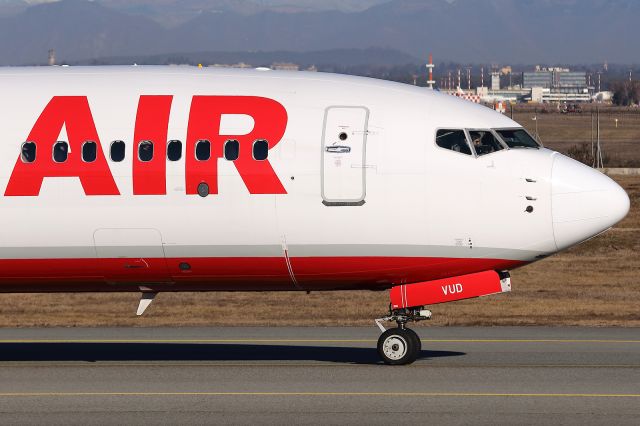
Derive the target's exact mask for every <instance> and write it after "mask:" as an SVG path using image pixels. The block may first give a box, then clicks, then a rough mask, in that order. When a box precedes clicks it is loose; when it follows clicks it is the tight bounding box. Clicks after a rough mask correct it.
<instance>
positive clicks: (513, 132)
mask: <svg viewBox="0 0 640 426" xmlns="http://www.w3.org/2000/svg"><path fill="white" fill-rule="evenodd" d="M496 132H497V133H498V134H499V135H500V137H501V138H502V140H503V141H504V143H506V144H507V146H508V147H509V148H539V147H540V145H539V144H538V142H536V141H535V139H533V138H532V137H531V136H529V133H527V132H526V131H525V130H524V129H506V130H496Z"/></svg>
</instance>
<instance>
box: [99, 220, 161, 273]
mask: <svg viewBox="0 0 640 426" xmlns="http://www.w3.org/2000/svg"><path fill="white" fill-rule="evenodd" d="M93 240H94V243H95V247H96V256H97V258H98V265H99V268H100V269H101V270H102V273H103V275H104V277H105V280H106V281H107V282H109V283H114V284H118V283H135V284H138V283H168V282H171V278H170V274H169V270H168V267H167V263H166V260H165V255H164V248H163V246H162V235H161V234H160V232H159V231H158V230H156V229H98V230H97V231H95V232H94V234H93Z"/></svg>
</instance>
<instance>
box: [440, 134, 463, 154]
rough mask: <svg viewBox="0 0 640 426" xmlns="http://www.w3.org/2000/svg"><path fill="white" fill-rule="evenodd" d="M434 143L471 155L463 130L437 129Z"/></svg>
mask: <svg viewBox="0 0 640 426" xmlns="http://www.w3.org/2000/svg"><path fill="white" fill-rule="evenodd" d="M436 144H437V145H438V146H439V147H440V148H444V149H450V150H451V151H454V152H459V153H461V154H467V155H471V148H469V143H468V142H467V137H466V135H465V134H464V130H438V132H437V133H436Z"/></svg>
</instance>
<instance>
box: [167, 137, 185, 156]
mask: <svg viewBox="0 0 640 426" xmlns="http://www.w3.org/2000/svg"><path fill="white" fill-rule="evenodd" d="M180 158H182V142H180V141H178V140H171V141H169V143H168V144H167V159H168V160H169V161H178V160H180Z"/></svg>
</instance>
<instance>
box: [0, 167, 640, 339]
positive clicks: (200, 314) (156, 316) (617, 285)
mask: <svg viewBox="0 0 640 426" xmlns="http://www.w3.org/2000/svg"><path fill="white" fill-rule="evenodd" d="M616 179H617V180H618V181H619V182H620V183H621V184H622V185H623V186H624V187H625V188H626V189H627V191H628V192H629V194H630V196H631V198H632V210H631V213H630V214H629V216H628V217H627V218H626V219H625V220H624V221H623V222H622V223H620V224H619V225H618V226H617V227H616V228H614V229H613V230H611V231H609V232H608V233H606V234H604V235H602V236H600V237H598V238H596V239H593V240H591V241H589V242H587V243H585V244H582V245H580V246H578V247H576V248H574V249H572V250H570V251H568V252H565V253H562V254H559V255H557V256H554V257H551V258H549V259H546V260H543V261H541V262H538V263H536V264H533V265H529V266H527V267H524V268H521V269H518V270H515V271H513V273H512V282H513V292H512V293H510V294H505V295H499V296H490V297H487V298H484V299H473V300H468V301H461V302H456V303H448V304H443V305H437V306H434V307H432V310H433V312H434V319H433V320H432V321H431V323H430V324H431V325H525V324H526V325H589V326H605V325H607V326H611V325H614V326H640V283H639V282H638V278H639V277H640V255H639V254H640V208H639V203H640V177H638V176H630V177H620V178H616ZM137 302H138V295H137V294H28V295H27V294H4V295H0V326H5V327H10V326H11V327H25V326H160V325H180V326H205V325H265V326H271V325H305V326H312V325H372V319H373V318H375V317H377V316H380V315H381V314H384V313H385V309H386V306H387V304H388V296H387V292H334V293H312V294H310V295H307V294H305V293H294V292H291V293H177V294H170V293H165V294H160V295H159V296H158V297H157V300H156V301H155V302H154V304H153V305H152V306H151V307H150V308H149V310H148V312H147V314H145V316H144V317H141V318H137V317H136V316H135V308H136V307H137Z"/></svg>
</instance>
